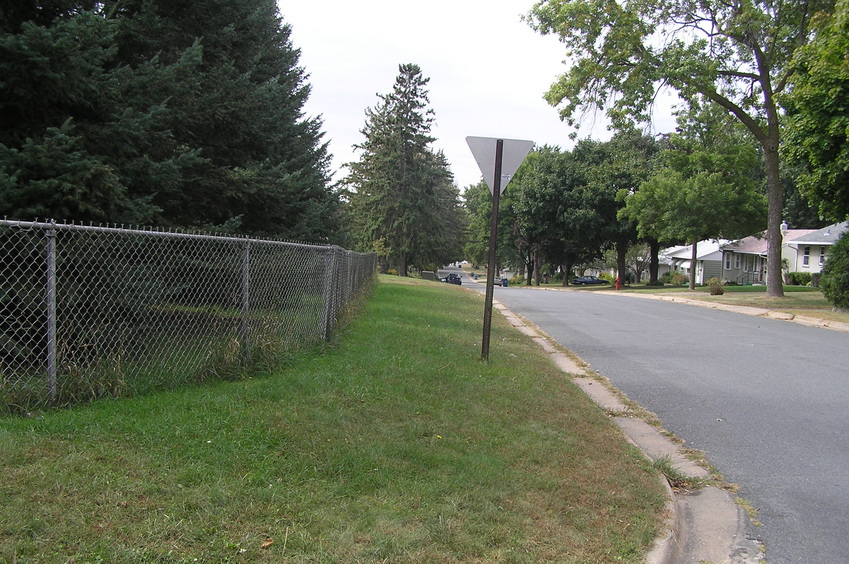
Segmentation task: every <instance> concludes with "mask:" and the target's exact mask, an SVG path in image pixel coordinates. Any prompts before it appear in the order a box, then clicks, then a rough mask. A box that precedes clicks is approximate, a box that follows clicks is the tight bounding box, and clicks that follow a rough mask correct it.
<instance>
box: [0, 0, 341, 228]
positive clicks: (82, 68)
mask: <svg viewBox="0 0 849 564" xmlns="http://www.w3.org/2000/svg"><path fill="white" fill-rule="evenodd" d="M289 37H290V28H289V26H288V25H285V24H283V22H282V20H281V18H280V16H279V15H278V12H277V7H276V4H275V3H274V0H243V1H240V2H227V1H224V0H179V1H178V0H121V1H116V0H111V1H105V2H73V1H71V0H66V1H64V2H62V1H60V0H55V1H53V2H50V3H45V2H27V1H24V2H21V3H20V5H17V6H16V7H15V9H14V10H12V9H9V10H0V76H2V77H3V79H2V80H0V202H2V203H3V205H4V209H3V210H2V212H3V213H4V214H7V215H10V216H14V215H18V214H26V213H30V212H32V211H34V208H33V206H32V205H30V204H29V203H28V200H27V199H29V200H32V199H33V197H34V194H36V193H37V191H38V190H39V189H40V188H39V187H38V186H37V185H36V184H33V182H38V181H41V179H42V177H43V176H45V175H46V174H50V175H59V176H62V178H63V179H64V180H63V182H65V185H66V186H69V187H70V186H77V187H80V188H79V189H77V190H76V191H74V190H70V189H69V190H68V192H67V197H68V198H74V197H76V196H74V194H78V195H82V194H83V193H86V190H87V191H88V192H92V191H96V192H97V193H99V194H102V195H103V198H100V201H102V202H103V205H102V206H100V207H98V209H94V207H93V206H89V207H88V208H87V207H86V205H82V204H81V203H80V204H81V205H76V206H64V207H61V206H60V207H56V206H52V204H50V201H42V202H41V204H40V206H39V208H38V209H39V210H40V213H45V214H48V215H50V216H55V217H56V218H61V217H62V214H64V213H79V214H82V216H80V215H76V216H73V217H67V219H76V220H101V221H102V220H111V221H116V222H145V223H155V224H159V225H169V226H180V227H211V226H221V225H224V224H228V225H239V226H240V227H239V231H241V232H244V233H253V234H270V235H276V236H280V237H286V238H290V239H299V240H309V241H329V240H330V239H331V238H332V237H334V236H335V233H336V231H337V230H338V208H339V202H338V196H337V194H336V193H335V192H334V191H333V189H332V188H331V187H330V186H329V172H328V167H329V156H328V154H327V145H326V143H324V142H323V141H322V136H323V133H322V131H321V128H322V122H321V120H320V119H319V118H307V117H304V116H303V113H302V108H303V106H304V104H305V102H306V100H307V97H308V96H309V92H310V88H309V85H308V84H307V83H306V75H305V72H304V70H303V69H302V68H300V67H299V66H298V59H299V55H300V54H299V51H298V50H297V49H295V48H294V47H293V46H292V44H291V42H290V39H289ZM60 130H61V132H62V135H64V136H65V137H67V139H64V138H63V139H61V140H59V139H53V138H54V137H55V136H56V133H55V132H56V131H60ZM51 139H52V141H51ZM59 141H61V142H59ZM43 146H49V147H50V148H51V150H53V151H67V152H69V153H66V155H65V156H67V154H70V153H73V154H74V155H76V157H75V158H76V159H77V161H75V162H74V166H73V167H70V168H68V169H66V170H64V171H63V170H48V168H43V169H42V170H39V169H38V162H39V161H38V158H37V157H38V155H37V154H35V153H33V154H29V155H28V154H27V152H28V151H30V152H32V151H35V150H36V149H37V148H39V147H43ZM56 157H57V158H55V159H53V161H52V163H53V165H54V168H55V165H57V163H62V162H65V163H67V164H68V165H69V166H70V161H69V160H68V159H67V158H64V157H62V155H56ZM80 162H82V163H88V164H89V165H90V166H91V167H94V168H93V169H92V170H91V171H88V172H87V170H86V169H85V168H84V167H82V166H80ZM20 167H23V168H20ZM27 167H28V168H27ZM95 169H96V170H95ZM107 173H108V174H107ZM89 178H96V179H97V181H96V182H95V181H94V180H90V179H89ZM92 183H94V184H92ZM95 184H96V185H95ZM109 194H111V196H110V195H109ZM21 198H23V200H22V199H21ZM110 198H111V199H110ZM95 200H97V199H95ZM23 219H28V218H26V217H23Z"/></svg>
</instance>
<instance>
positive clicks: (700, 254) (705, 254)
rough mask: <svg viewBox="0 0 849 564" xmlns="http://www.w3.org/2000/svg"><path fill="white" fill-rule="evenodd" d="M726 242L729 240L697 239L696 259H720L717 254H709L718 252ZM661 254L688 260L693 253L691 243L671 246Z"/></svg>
mask: <svg viewBox="0 0 849 564" xmlns="http://www.w3.org/2000/svg"><path fill="white" fill-rule="evenodd" d="M727 243H729V241H726V240H724V239H720V240H718V241H717V240H707V241H699V242H698V243H696V260H710V259H713V260H720V259H719V257H718V256H717V257H712V256H710V255H713V254H715V253H718V252H719V250H720V249H721V247H722V246H723V245H725V244H727ZM662 254H663V255H664V256H666V257H669V258H676V259H684V260H690V259H691V258H692V255H693V250H692V245H686V246H683V247H672V248H670V249H666V250H665V251H663V253H662Z"/></svg>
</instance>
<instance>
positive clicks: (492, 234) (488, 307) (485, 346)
mask: <svg viewBox="0 0 849 564" xmlns="http://www.w3.org/2000/svg"><path fill="white" fill-rule="evenodd" d="M503 153H504V141H503V140H502V139H498V141H497V142H496V145H495V176H494V178H495V183H494V185H493V186H492V219H491V220H490V222H489V255H488V257H489V258H488V260H487V263H486V300H485V301H484V307H483V338H482V339H481V358H482V359H484V360H489V335H490V331H491V329H492V298H493V294H494V293H495V260H496V258H495V244H496V242H497V235H498V203H499V201H500V199H501V198H500V196H501V159H502V156H503Z"/></svg>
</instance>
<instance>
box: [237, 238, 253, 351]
mask: <svg viewBox="0 0 849 564" xmlns="http://www.w3.org/2000/svg"><path fill="white" fill-rule="evenodd" d="M250 266H251V242H250V241H245V242H244V243H242V321H241V324H240V331H239V334H240V336H241V341H242V342H241V343H240V345H241V346H240V349H241V352H242V365H243V366H248V364H250V361H251V349H250V346H251V343H250V315H251V297H250V291H251V287H250V284H251V278H250Z"/></svg>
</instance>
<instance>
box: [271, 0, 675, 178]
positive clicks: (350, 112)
mask: <svg viewBox="0 0 849 564" xmlns="http://www.w3.org/2000/svg"><path fill="white" fill-rule="evenodd" d="M533 4H534V2H533V0H418V1H415V2H414V1H411V0H278V5H279V8H280V14H281V16H282V17H283V21H284V22H286V23H289V24H290V25H291V26H292V36H291V39H292V43H293V45H294V47H296V48H299V49H300V50H301V58H300V65H301V66H302V67H303V68H304V69H305V71H306V72H307V74H308V75H309V77H308V79H307V80H308V82H309V83H310V85H311V86H312V95H311V96H310V99H309V101H308V102H307V104H306V107H305V108H304V109H305V112H306V114H307V115H309V116H317V115H321V116H322V118H323V120H324V128H323V130H324V132H325V138H324V139H325V141H329V142H330V146H329V148H330V153H331V154H332V155H333V165H332V168H333V171H334V173H336V176H335V178H336V180H340V179H341V178H342V177H343V176H344V170H343V171H341V172H340V170H339V169H340V168H341V167H342V165H343V164H344V163H347V162H351V161H355V160H357V153H355V152H354V149H353V145H354V144H356V143H361V142H362V141H363V136H362V134H361V133H360V130H361V129H362V128H363V126H364V125H365V119H366V118H365V110H366V108H369V107H371V108H373V107H375V106H376V105H377V103H378V102H379V99H378V97H377V94H388V93H389V92H391V91H392V87H393V85H394V83H395V78H396V77H397V76H398V65H399V64H404V63H414V64H417V65H418V66H419V67H421V69H422V75H423V76H424V77H428V78H430V82H429V83H428V89H429V99H430V108H431V109H433V111H434V112H435V118H436V122H435V126H434V127H433V129H432V131H431V135H432V136H433V137H436V141H435V142H434V143H433V148H434V149H437V150H439V149H441V150H442V151H443V152H444V153H445V156H446V157H447V159H448V162H449V163H450V165H451V170H452V172H453V173H454V177H455V182H456V184H457V186H458V187H459V188H460V190H461V191H463V190H464V189H465V188H466V187H467V186H468V185H470V184H475V183H477V182H478V181H479V180H480V178H481V174H480V170H479V169H478V167H477V164H476V163H475V160H474V157H473V156H472V153H471V151H470V150H469V148H468V146H467V145H466V136H469V135H472V136H478V137H499V138H507V139H526V140H530V141H533V142H535V143H536V144H537V145H539V146H541V145H546V144H548V145H556V146H560V147H561V148H563V149H568V148H571V147H572V146H573V144H574V142H573V141H571V140H570V139H569V134H570V133H571V131H572V130H571V129H570V128H569V127H568V126H567V125H566V124H565V123H563V122H561V121H560V118H559V116H558V112H557V110H556V109H555V108H553V107H552V106H550V105H549V104H548V103H547V102H546V101H545V100H543V98H542V97H543V94H544V93H545V92H546V91H547V90H548V88H549V86H550V85H551V84H552V82H554V81H555V80H556V78H557V76H558V75H559V74H561V73H563V72H564V71H565V70H566V67H565V65H564V64H563V63H562V61H563V58H564V55H565V48H564V47H563V46H562V45H561V44H560V43H558V41H557V39H556V38H555V37H551V36H546V37H543V36H541V35H539V34H538V33H536V32H535V31H534V30H532V29H531V28H530V26H528V24H527V23H525V22H523V21H522V20H521V18H520V16H521V15H523V14H525V13H527V12H528V11H529V10H530V9H531V7H532V6H533ZM667 114H668V112H667ZM661 120H663V118H662V117H661ZM671 123H672V122H671V121H670V120H668V119H667V120H666V124H667V125H666V129H662V128H658V130H659V131H668V130H669V129H670V125H671ZM579 134H580V136H581V137H588V136H589V137H593V138H595V139H608V138H609V136H610V134H609V133H608V132H607V130H606V127H605V122H604V120H603V118H602V117H601V115H600V114H599V115H598V116H597V117H596V118H595V119H594V120H593V118H592V117H590V118H588V120H587V123H586V124H585V126H584V127H583V128H582V130H581V132H580V133H579Z"/></svg>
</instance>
